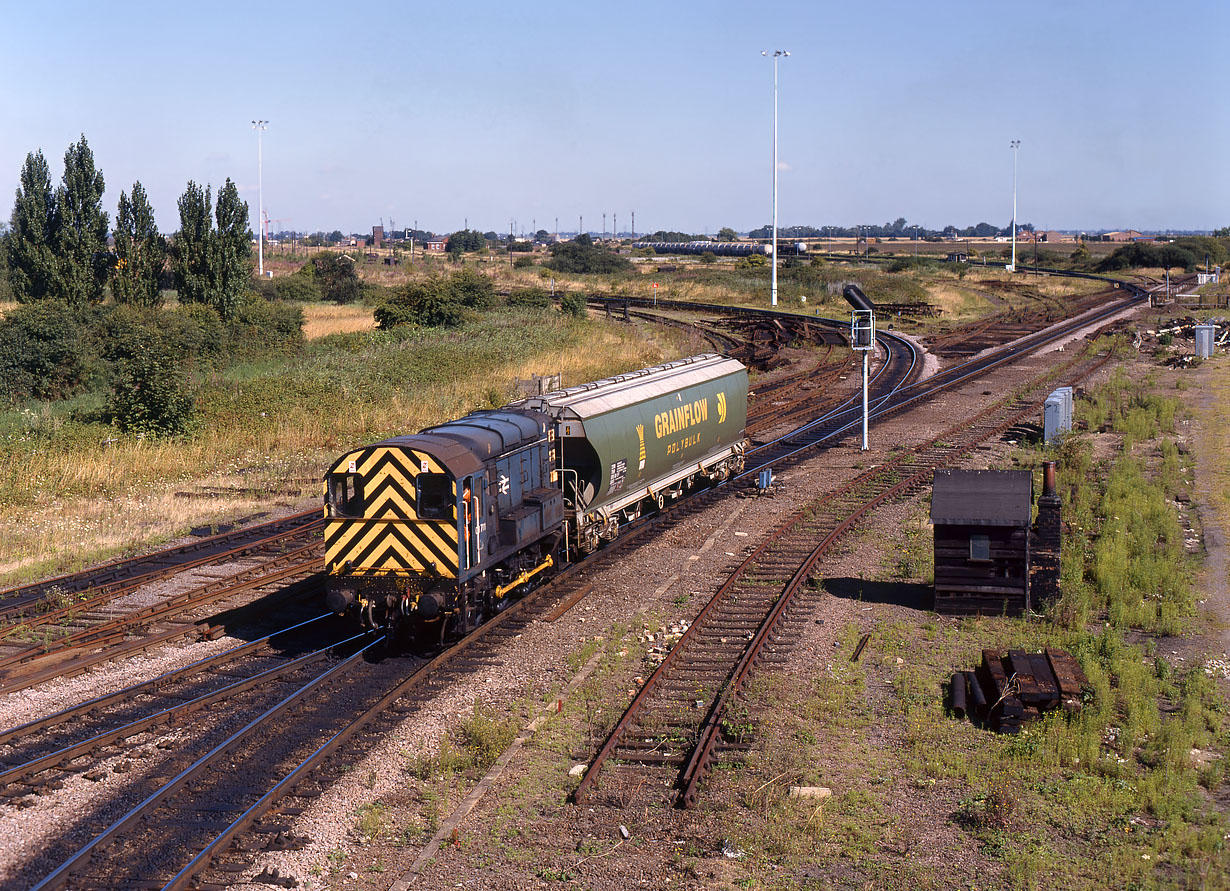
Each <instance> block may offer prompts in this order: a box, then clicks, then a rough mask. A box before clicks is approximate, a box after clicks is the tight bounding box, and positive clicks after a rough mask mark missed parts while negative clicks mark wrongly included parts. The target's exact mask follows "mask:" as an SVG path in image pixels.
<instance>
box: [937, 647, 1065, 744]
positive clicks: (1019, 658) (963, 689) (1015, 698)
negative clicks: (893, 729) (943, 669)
mask: <svg viewBox="0 0 1230 891" xmlns="http://www.w3.org/2000/svg"><path fill="white" fill-rule="evenodd" d="M1088 688H1089V681H1088V679H1087V678H1086V677H1085V673H1084V671H1082V670H1081V667H1080V663H1079V662H1077V661H1076V660H1075V659H1074V658H1072V656H1071V655H1070V654H1069V653H1067V652H1065V651H1064V650H1059V649H1053V648H1048V649H1046V650H1045V651H1044V652H1041V653H1026V652H1025V651H1024V650H1008V651H1007V652H1006V653H1004V652H1001V651H999V650H983V651H982V664H981V665H979V666H978V668H977V669H976V670H975V671H958V672H956V673H955V674H953V676H952V682H951V685H950V688H949V697H950V704H951V706H952V711H953V714H955V715H956V716H957V717H958V718H962V717H965V716H966V715H968V716H969V717H970V718H971V719H972V720H973V721H975V723H979V724H982V725H984V726H987V727H990V728H992V729H993V730H996V731H998V732H999V733H1019V732H1020V730H1021V725H1022V724H1024V723H1026V722H1029V721H1036V720H1038V719H1039V718H1041V717H1042V715H1043V714H1044V713H1045V712H1048V711H1053V710H1054V709H1058V708H1062V709H1064V710H1065V711H1069V712H1075V711H1079V710H1080V707H1081V701H1082V697H1083V696H1084V694H1085V692H1086V690H1087V689H1088Z"/></svg>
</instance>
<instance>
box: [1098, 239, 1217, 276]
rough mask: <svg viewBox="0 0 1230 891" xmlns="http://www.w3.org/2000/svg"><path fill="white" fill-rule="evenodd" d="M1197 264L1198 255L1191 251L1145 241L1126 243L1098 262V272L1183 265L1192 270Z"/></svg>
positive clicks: (1168, 267) (1169, 267) (1166, 267)
mask: <svg viewBox="0 0 1230 891" xmlns="http://www.w3.org/2000/svg"><path fill="white" fill-rule="evenodd" d="M1195 266H1196V257H1195V255H1194V254H1192V252H1191V251H1189V250H1185V249H1184V248H1181V247H1177V246H1175V245H1172V244H1165V245H1154V244H1145V243H1143V242H1133V243H1132V244H1125V245H1124V246H1123V247H1121V248H1116V249H1115V252H1114V253H1112V254H1111V255H1110V256H1108V257H1107V258H1106V259H1105V260H1103V261H1102V262H1101V263H1099V264H1098V272H1115V271H1117V270H1120V269H1136V268H1140V267H1162V268H1165V269H1172V268H1174V267H1182V268H1183V269H1187V270H1191V269H1194V268H1195Z"/></svg>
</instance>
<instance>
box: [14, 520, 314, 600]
mask: <svg viewBox="0 0 1230 891" xmlns="http://www.w3.org/2000/svg"><path fill="white" fill-rule="evenodd" d="M321 523H322V520H321V517H320V511H319V510H309V511H303V512H301V513H297V514H291V515H290V516H286V517H281V518H279V519H277V520H269V521H267V522H265V523H259V524H256V525H253V526H245V527H243V528H242V529H235V530H231V531H228V532H224V533H221V534H218V535H212V536H208V537H205V538H200V539H198V540H196V541H192V542H189V543H187V544H183V545H177V546H175V547H172V548H166V549H164V550H161V551H155V552H153V553H150V554H142V555H139V556H135V557H126V558H124V559H121V560H113V561H111V562H110V563H103V564H100V565H98V566H93V567H90V568H89V569H84V570H82V571H80V572H75V573H70V574H68V575H60V576H56V577H55V578H50V579H44V580H43V581H39V582H32V583H30V584H28V585H19V586H17V587H14V588H8V589H6V590H3V591H0V622H3V623H6V624H11V623H13V622H14V621H15V620H16V621H21V620H22V619H23V618H29V617H31V616H33V615H34V614H36V613H39V612H43V611H45V608H44V607H42V606H41V605H43V604H46V603H47V602H48V600H49V599H52V600H53V601H54V600H56V599H58V598H60V597H63V596H65V595H77V594H81V593H82V592H88V594H89V595H90V599H86V598H82V597H73V598H71V599H72V600H74V601H76V605H77V606H78V608H84V607H85V606H86V605H87V604H90V603H92V602H93V598H94V597H105V596H111V595H114V594H116V593H122V592H124V591H129V590H132V589H134V588H136V587H139V586H140V585H145V584H148V583H150V582H152V581H156V580H158V579H163V578H167V577H168V576H171V575H174V574H176V573H178V572H183V571H184V570H185V569H190V568H192V567H196V566H205V565H208V564H211V563H223V562H227V561H231V560H236V559H239V558H240V557H244V556H248V555H249V554H251V553H254V552H256V551H259V550H260V549H262V548H268V547H270V546H276V545H277V544H278V543H279V542H282V541H285V540H286V539H287V538H293V537H296V536H300V535H303V534H305V533H306V534H311V533H312V532H313V531H314V530H319V528H320V525H321ZM61 605H62V604H59V603H54V607H59V606H61Z"/></svg>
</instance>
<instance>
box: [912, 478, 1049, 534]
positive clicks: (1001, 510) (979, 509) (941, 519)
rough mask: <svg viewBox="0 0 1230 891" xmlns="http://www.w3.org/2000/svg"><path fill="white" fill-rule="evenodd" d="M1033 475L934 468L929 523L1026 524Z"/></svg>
mask: <svg viewBox="0 0 1230 891" xmlns="http://www.w3.org/2000/svg"><path fill="white" fill-rule="evenodd" d="M1032 503H1033V474H1031V473H1030V472H1029V471H1028V470H937V471H936V472H935V481H934V483H933V485H932V489H931V522H932V523H944V524H952V525H962V526H1028V525H1029V519H1030V506H1031V504H1032Z"/></svg>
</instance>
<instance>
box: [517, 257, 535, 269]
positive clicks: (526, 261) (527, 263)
mask: <svg viewBox="0 0 1230 891" xmlns="http://www.w3.org/2000/svg"><path fill="white" fill-rule="evenodd" d="M534 263H535V260H534V258H533V257H518V258H517V259H515V260H513V268H514V269H528V268H529V267H531V266H533V265H534Z"/></svg>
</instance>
